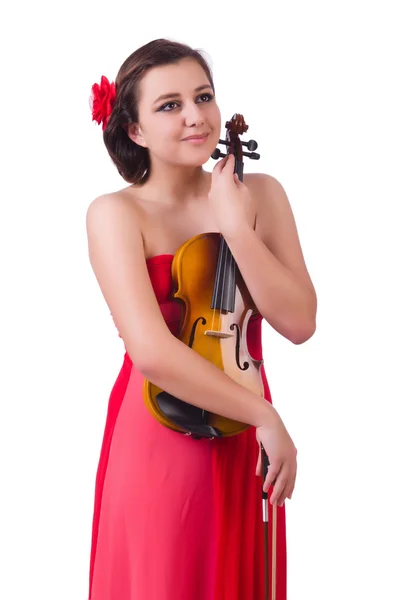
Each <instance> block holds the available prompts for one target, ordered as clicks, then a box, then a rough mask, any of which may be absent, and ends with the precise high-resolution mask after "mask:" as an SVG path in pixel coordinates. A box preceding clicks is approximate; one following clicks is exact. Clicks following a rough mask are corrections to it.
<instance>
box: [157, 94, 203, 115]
mask: <svg viewBox="0 0 397 600" xmlns="http://www.w3.org/2000/svg"><path fill="white" fill-rule="evenodd" d="M197 98H200V99H202V98H208V99H207V100H204V102H211V100H213V98H214V95H213V94H209V93H208V92H207V93H205V94H200V96H197ZM173 106H177V102H174V101H172V102H167V103H166V104H163V106H160V108H159V109H158V111H157V112H161V111H162V112H170V111H172V110H174V109H173V108H172V107H173Z"/></svg>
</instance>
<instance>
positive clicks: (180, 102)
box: [87, 39, 316, 600]
mask: <svg viewBox="0 0 397 600" xmlns="http://www.w3.org/2000/svg"><path fill="white" fill-rule="evenodd" d="M92 92H93V95H92V97H91V108H92V114H93V119H95V120H97V121H98V122H99V123H100V122H102V127H103V130H104V134H103V135H104V142H105V145H106V148H107V150H108V152H109V155H110V156H111V158H112V160H113V162H114V164H115V165H116V167H117V169H118V171H119V173H120V175H121V176H122V177H123V179H124V180H125V181H126V182H128V183H129V184H130V185H128V186H127V187H123V188H122V189H120V190H118V191H116V192H114V193H110V194H105V195H102V196H99V197H98V198H96V199H95V200H94V201H92V202H91V204H90V206H89V208H88V211H87V235H88V244H89V257H90V262H91V265H92V268H93V271H94V273H95V276H96V278H97V280H98V283H99V286H100V289H101V291H102V293H103V296H104V298H105V300H106V302H107V304H108V306H109V309H110V312H111V315H112V317H113V319H114V323H115V325H116V327H117V329H118V332H119V335H120V337H121V338H122V340H123V342H124V346H125V355H124V363H123V365H122V367H121V370H120V373H119V375H118V377H117V380H116V382H115V384H114V387H113V390H112V392H111V395H110V400H109V407H108V415H107V420H106V426H105V431H104V437H103V445H102V449H101V454H100V459H99V465H98V470H97V478H96V488H95V506H94V515H93V529H92V547H91V563H90V580H89V599H90V600H223V599H224V598H225V599H226V598H227V599H228V600H258V599H262V598H264V597H265V596H264V539H263V515H262V481H261V478H260V477H259V475H261V462H260V456H261V454H260V443H262V444H263V446H264V448H265V450H266V452H267V455H268V457H269V462H270V467H269V472H268V476H267V479H266V481H265V484H264V489H265V491H267V490H268V491H269V497H270V503H271V504H273V505H277V517H278V518H277V555H276V558H277V600H286V597H287V595H286V536H285V506H284V502H285V499H286V498H291V496H292V492H293V489H294V485H295V477H296V468H297V467H296V454H297V451H296V448H295V446H294V444H293V442H292V440H291V437H290V436H289V434H288V432H287V430H286V427H285V426H284V423H283V421H282V419H281V417H280V416H279V414H278V413H277V411H276V410H275V408H274V407H273V405H272V399H271V394H270V390H269V386H268V383H267V379H266V375H265V371H264V369H263V366H262V367H261V377H262V381H263V385H264V390H265V394H264V396H265V399H266V400H267V401H266V400H264V398H263V397H262V396H259V395H256V394H254V393H253V392H251V391H249V390H248V389H247V388H245V387H244V386H242V385H240V384H239V383H237V382H236V381H234V380H233V379H232V378H231V377H229V376H228V375H227V374H226V373H225V372H223V371H222V370H221V369H219V368H217V367H216V366H215V365H214V364H212V363H211V362H210V361H209V360H206V359H205V358H204V357H202V356H200V354H198V353H197V352H195V351H193V350H192V349H191V348H189V347H188V346H187V345H186V344H184V343H183V342H182V341H180V340H179V339H178V338H177V333H178V327H179V325H180V316H181V313H180V309H181V307H180V305H179V304H178V302H177V301H176V300H175V299H174V298H173V289H172V278H171V265H172V261H173V257H174V256H175V253H176V252H177V250H178V249H179V248H180V247H181V246H182V244H183V243H184V242H186V241H187V240H189V239H190V238H192V237H194V236H196V235H197V234H200V233H204V232H217V233H220V234H222V236H223V237H224V238H225V240H226V242H227V243H228V246H229V248H230V250H231V252H232V254H233V256H234V258H235V260H236V263H237V265H238V267H239V269H240V271H241V273H242V276H243V278H244V281H245V283H246V284H247V287H248V289H249V291H250V294H251V296H252V298H253V300H254V302H255V305H256V306H257V308H258V310H259V311H260V314H259V315H258V314H257V315H256V316H254V317H252V318H251V319H250V322H249V326H248V331H247V343H248V349H249V351H250V354H251V356H252V357H253V358H255V359H260V358H261V357H262V349H261V320H262V318H265V319H266V320H267V321H268V322H269V323H270V324H271V325H272V326H273V327H274V328H275V329H276V330H277V331H278V332H279V333H280V334H281V335H283V336H285V337H286V338H288V339H289V340H291V341H292V342H293V343H296V344H300V343H303V342H304V341H305V340H307V339H309V338H310V337H311V336H312V335H313V333H314V331H315V328H316V325H315V320H316V293H315V290H314V288H313V285H312V282H311V280H310V277H309V274H308V272H307V269H306V266H305V262H304V258H303V255H302V251H301V247H300V243H299V239H298V234H297V230H296V227H295V223H294V218H293V215H292V211H291V209H290V205H289V202H288V199H287V197H286V195H285V193H284V191H283V188H282V186H281V185H280V184H279V183H278V181H277V180H276V179H275V178H273V177H271V176H270V175H265V174H261V173H258V174H247V175H245V177H244V183H242V182H239V181H238V179H237V177H236V176H234V175H233V167H234V158H233V156H230V157H226V158H225V159H222V160H221V161H219V162H218V163H217V164H216V165H215V167H214V169H213V172H212V173H209V172H206V171H205V170H204V169H203V165H204V164H205V163H206V162H207V161H208V159H209V158H210V156H211V154H212V152H213V151H214V149H215V148H216V146H217V144H218V141H219V138H220V135H221V125H222V123H221V117H220V111H219V108H218V106H217V103H216V100H215V90H214V82H213V79H212V74H211V71H210V68H209V67H208V65H207V63H206V61H205V60H204V58H203V56H202V55H201V54H200V53H199V52H197V51H195V50H193V49H191V48H190V47H187V46H185V45H183V44H179V43H176V42H172V41H169V40H163V39H160V40H155V41H153V42H151V43H148V44H146V45H145V46H143V47H141V48H139V49H138V50H136V51H135V52H134V53H133V54H132V55H131V56H129V57H128V58H127V59H126V60H125V62H124V63H123V65H122V66H121V68H120V70H119V73H118V75H117V78H116V81H115V84H113V83H112V84H109V81H108V80H107V79H106V77H102V79H101V85H98V84H95V85H94V86H93V88H92ZM145 378H147V379H148V380H149V381H151V382H152V383H154V384H155V385H158V386H159V387H160V388H161V389H163V390H166V391H168V392H169V393H170V394H172V395H174V396H175V397H177V398H180V399H183V400H185V401H186V402H188V403H190V404H192V405H195V406H198V407H201V408H203V409H206V410H209V411H211V412H213V413H216V414H219V415H223V416H225V417H228V418H230V419H234V420H236V421H241V422H243V423H246V424H248V425H249V427H248V429H246V430H245V431H243V432H241V433H239V434H237V435H234V436H231V437H224V438H215V439H208V438H206V439H201V440H194V439H192V438H191V437H189V436H185V435H182V434H181V433H179V432H176V431H173V430H171V429H169V428H167V427H165V426H163V425H162V424H161V423H160V422H159V421H157V420H156V419H155V418H154V417H153V416H152V415H151V414H150V412H149V410H148V409H147V407H146V406H145V403H144V401H143V397H142V386H143V382H144V379H145ZM269 513H270V516H271V513H272V511H269Z"/></svg>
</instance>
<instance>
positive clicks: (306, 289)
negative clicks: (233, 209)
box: [225, 174, 317, 344]
mask: <svg viewBox="0 0 397 600" xmlns="http://www.w3.org/2000/svg"><path fill="white" fill-rule="evenodd" d="M247 181H250V182H251V185H252V188H251V194H253V195H255V196H256V197H257V223H258V230H259V232H260V233H262V232H264V231H267V232H268V234H267V235H266V243H265V242H264V240H263V237H264V236H263V233H262V235H260V236H258V235H257V234H256V233H255V231H254V230H253V229H252V228H250V227H249V226H248V225H247V226H246V227H242V228H240V230H239V232H237V234H236V235H235V236H233V237H230V236H229V237H228V236H225V240H226V242H227V245H228V246H229V248H230V250H231V252H232V254H233V256H234V258H235V260H236V263H237V265H238V267H239V270H240V272H241V275H242V277H243V279H244V281H245V283H246V284H247V287H248V289H249V291H250V294H251V297H252V299H253V301H254V303H255V305H256V307H257V309H258V310H259V312H260V313H261V315H262V316H263V318H264V319H266V321H267V322H268V323H269V324H270V325H271V326H272V327H273V328H274V329H275V330H276V331H278V333H280V334H281V335H283V336H284V337H286V338H287V339H289V340H290V341H292V342H293V343H295V344H301V343H303V342H305V341H307V340H308V339H309V338H310V337H311V336H312V335H313V334H314V331H315V329H316V311H317V296H316V292H315V289H314V286H313V283H312V281H311V279H310V276H309V273H308V271H307V268H306V264H305V260H304V257H303V253H302V248H301V244H300V241H299V236H298V232H297V227H296V223H295V219H294V215H293V212H292V210H291V206H290V203H289V201H288V198H287V195H286V193H285V191H284V189H283V187H282V185H281V184H280V183H279V182H278V181H277V179H275V178H274V177H271V176H270V175H263V174H257V175H252V176H251V180H247Z"/></svg>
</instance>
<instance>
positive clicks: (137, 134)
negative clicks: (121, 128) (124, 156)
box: [125, 123, 147, 148]
mask: <svg viewBox="0 0 397 600" xmlns="http://www.w3.org/2000/svg"><path fill="white" fill-rule="evenodd" d="M125 130H126V132H127V135H128V137H129V138H130V140H132V141H133V142H135V144H138V146H143V148H147V144H146V142H145V138H144V136H143V133H142V130H141V128H140V127H139V125H138V123H127V124H126V126H125Z"/></svg>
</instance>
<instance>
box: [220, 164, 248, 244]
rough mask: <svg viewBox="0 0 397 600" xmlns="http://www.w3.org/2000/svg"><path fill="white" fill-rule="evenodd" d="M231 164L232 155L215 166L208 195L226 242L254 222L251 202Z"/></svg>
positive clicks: (246, 190) (246, 189)
mask: <svg viewBox="0 0 397 600" xmlns="http://www.w3.org/2000/svg"><path fill="white" fill-rule="evenodd" d="M234 164H235V158H234V155H233V154H228V155H226V156H225V157H224V158H222V160H220V161H219V162H218V163H217V164H216V165H215V167H214V169H213V171H212V183H211V189H210V191H209V194H208V199H209V202H210V207H211V210H212V211H213V212H214V215H215V219H216V222H217V224H218V228H219V231H220V233H221V234H222V235H223V236H224V237H225V238H227V237H234V236H236V235H238V233H239V232H240V231H241V229H243V228H244V227H247V226H248V227H250V228H251V229H253V228H254V220H255V211H254V207H253V198H252V196H251V194H250V192H249V190H248V188H247V186H246V185H245V184H244V183H243V182H242V181H240V180H239V178H238V175H237V173H234Z"/></svg>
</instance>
